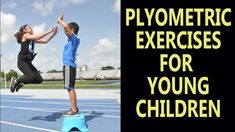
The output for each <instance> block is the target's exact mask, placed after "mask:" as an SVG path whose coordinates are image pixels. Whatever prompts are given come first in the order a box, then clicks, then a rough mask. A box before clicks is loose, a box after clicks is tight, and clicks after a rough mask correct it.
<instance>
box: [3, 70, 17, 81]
mask: <svg viewBox="0 0 235 132" xmlns="http://www.w3.org/2000/svg"><path fill="white" fill-rule="evenodd" d="M12 77H15V78H17V77H18V74H17V72H16V71H14V70H10V71H9V72H8V73H7V75H6V79H7V81H9V80H10V79H11V78H12Z"/></svg>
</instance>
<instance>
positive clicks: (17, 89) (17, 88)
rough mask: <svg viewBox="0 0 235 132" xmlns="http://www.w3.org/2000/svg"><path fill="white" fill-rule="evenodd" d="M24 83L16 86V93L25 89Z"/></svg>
mask: <svg viewBox="0 0 235 132" xmlns="http://www.w3.org/2000/svg"><path fill="white" fill-rule="evenodd" d="M23 85H24V84H23V83H19V84H16V89H15V90H16V92H18V91H19V89H20V88H21V87H23Z"/></svg>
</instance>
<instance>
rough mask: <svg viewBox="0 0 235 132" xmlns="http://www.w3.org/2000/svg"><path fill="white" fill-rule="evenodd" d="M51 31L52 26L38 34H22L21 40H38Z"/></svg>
mask: <svg viewBox="0 0 235 132" xmlns="http://www.w3.org/2000/svg"><path fill="white" fill-rule="evenodd" d="M52 31H53V28H51V29H50V30H48V31H47V32H43V33H40V34H28V33H26V34H24V36H23V38H22V41H26V40H38V39H41V38H43V37H45V36H46V35H48V34H49V33H51V32H52Z"/></svg>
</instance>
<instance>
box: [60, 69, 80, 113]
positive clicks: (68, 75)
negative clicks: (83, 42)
mask: <svg viewBox="0 0 235 132" xmlns="http://www.w3.org/2000/svg"><path fill="white" fill-rule="evenodd" d="M63 76H64V88H65V89H67V90H68V94H69V100H70V105H71V109H70V110H68V111H65V112H64V115H65V116H66V115H77V114H78V113H79V110H78V108H77V97H76V91H75V89H74V87H75V79H76V68H74V67H71V66H64V67H63Z"/></svg>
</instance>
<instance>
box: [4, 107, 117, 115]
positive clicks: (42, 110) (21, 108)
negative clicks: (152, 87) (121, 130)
mask: <svg viewBox="0 0 235 132" xmlns="http://www.w3.org/2000/svg"><path fill="white" fill-rule="evenodd" d="M0 107H1V108H8V109H20V110H31V111H40V112H50V113H54V112H61V111H58V110H46V109H39V108H28V107H27V108H26V107H11V106H0ZM94 112H95V111H94V110H90V111H89V112H88V113H85V115H95V116H98V117H112V118H120V116H113V115H99V114H96V113H94Z"/></svg>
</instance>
